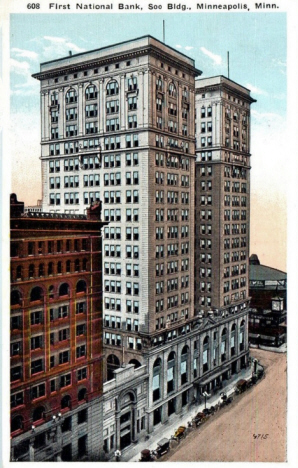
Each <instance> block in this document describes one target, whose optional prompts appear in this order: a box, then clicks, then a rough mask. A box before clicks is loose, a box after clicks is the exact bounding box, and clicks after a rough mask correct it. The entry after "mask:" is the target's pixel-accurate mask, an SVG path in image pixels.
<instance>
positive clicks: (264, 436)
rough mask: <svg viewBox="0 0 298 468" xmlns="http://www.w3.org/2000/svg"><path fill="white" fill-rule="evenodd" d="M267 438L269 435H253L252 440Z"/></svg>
mask: <svg viewBox="0 0 298 468" xmlns="http://www.w3.org/2000/svg"><path fill="white" fill-rule="evenodd" d="M267 437H269V434H253V438H254V439H267Z"/></svg>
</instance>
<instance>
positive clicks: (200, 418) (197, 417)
mask: <svg viewBox="0 0 298 468" xmlns="http://www.w3.org/2000/svg"><path fill="white" fill-rule="evenodd" d="M207 419H208V416H207V415H206V414H205V413H203V412H202V411H199V412H198V413H197V414H196V415H195V417H194V418H193V419H192V421H193V423H194V424H195V425H196V426H197V427H198V426H199V424H202V423H203V422H205V421H206V420H207Z"/></svg>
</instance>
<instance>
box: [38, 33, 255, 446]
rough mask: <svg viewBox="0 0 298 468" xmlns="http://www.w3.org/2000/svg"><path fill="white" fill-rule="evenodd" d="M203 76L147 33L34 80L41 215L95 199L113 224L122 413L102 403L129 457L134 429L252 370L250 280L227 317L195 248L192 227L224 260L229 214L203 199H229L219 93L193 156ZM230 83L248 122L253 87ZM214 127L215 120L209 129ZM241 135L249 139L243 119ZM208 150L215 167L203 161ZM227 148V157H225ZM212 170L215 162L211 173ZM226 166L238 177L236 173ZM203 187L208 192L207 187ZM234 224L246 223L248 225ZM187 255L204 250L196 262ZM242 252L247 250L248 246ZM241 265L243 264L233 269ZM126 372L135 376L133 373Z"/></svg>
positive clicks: (110, 373) (110, 361)
mask: <svg viewBox="0 0 298 468" xmlns="http://www.w3.org/2000/svg"><path fill="white" fill-rule="evenodd" d="M200 74H201V72H200V71H199V70H197V69H196V68H195V63H194V60H193V59H191V58H189V57H187V56H185V55H184V54H181V53H180V52H178V51H176V50H174V49H172V48H171V47H169V46H167V45H165V44H163V43H161V42H160V41H158V40H156V39H154V38H152V37H151V36H144V37H141V38H138V39H135V40H131V41H127V42H124V43H121V44H116V45H112V46H109V47H105V48H102V49H98V50H94V51H90V52H86V53H82V54H77V55H71V54H70V55H69V56H68V57H65V58H62V59H58V60H53V61H51V62H47V63H43V64H41V68H40V73H37V74H35V75H34V77H35V78H37V79H39V80H40V81H41V128H42V132H41V133H42V136H41V148H42V150H41V153H42V154H41V162H42V186H43V202H42V204H43V209H44V210H48V211H54V212H58V213H59V212H69V213H72V212H74V213H75V212H78V213H83V212H84V210H85V207H86V206H88V205H89V204H90V203H95V202H97V201H98V200H99V199H100V200H102V203H103V214H104V220H105V221H107V222H109V225H108V226H106V227H105V228H104V240H103V247H104V257H103V270H104V277H103V289H104V328H103V335H104V352H105V363H104V364H105V378H106V381H107V382H106V384H105V385H106V388H110V390H111V394H112V392H113V395H116V394H117V389H116V388H115V386H116V384H117V385H118V383H119V389H120V387H121V379H122V377H121V375H122V374H121V372H123V376H124V377H123V379H124V378H125V379H126V381H125V386H123V389H122V388H121V391H120V390H119V394H118V395H117V397H116V401H117V403H116V408H117V409H115V407H113V405H115V402H113V401H112V400H111V401H109V395H106V397H105V398H106V399H105V401H106V404H105V407H107V408H109V409H108V410H107V412H106V413H108V416H107V418H106V419H105V426H104V427H105V448H106V450H107V451H110V450H111V449H112V447H114V442H115V446H116V448H120V449H123V448H125V447H126V446H128V445H129V444H130V443H131V442H132V441H136V440H137V439H138V436H139V434H140V435H144V434H145V433H147V432H152V431H153V430H155V429H156V428H157V427H158V426H159V424H161V423H164V422H166V421H168V420H169V419H170V418H171V416H172V415H173V414H175V413H176V414H177V413H181V412H182V411H186V410H187V408H188V404H189V402H190V401H191V399H192V397H193V396H194V395H196V396H200V395H201V394H202V393H203V392H204V391H209V392H212V391H216V389H218V388H219V386H220V385H222V382H223V381H225V380H228V379H230V378H231V376H232V375H234V374H236V373H237V372H238V371H239V370H240V368H241V367H243V366H246V365H247V362H248V340H247V336H248V334H247V316H246V315H247V310H248V302H249V301H248V298H247V295H245V296H244V294H243V292H244V291H245V290H246V288H247V279H246V283H245V284H243V283H242V281H243V279H242V278H243V277H244V276H246V278H247V274H248V271H246V272H242V273H241V278H237V279H238V280H239V283H238V284H239V285H240V284H241V290H240V291H239V293H238V291H236V287H235V294H236V292H237V293H238V294H239V298H240V293H241V300H240V299H239V300H238V298H237V299H236V298H235V297H236V296H234V297H233V300H234V302H233V306H234V309H232V308H231V307H230V308H229V309H228V308H227V307H226V308H225V310H221V309H220V307H219V305H218V306H217V304H220V300H219V299H218V300H217V298H218V297H219V296H221V295H222V289H221V287H222V285H221V281H222V280H221V279H220V281H219V279H218V278H219V276H218V275H219V272H218V273H215V270H216V267H215V265H216V263H214V270H212V271H213V273H212V271H211V270H210V273H209V268H210V267H209V266H208V265H206V261H203V260H202V262H201V254H203V250H202V246H203V243H202V245H201V244H200V245H199V244H198V242H201V240H199V239H200V237H199V235H198V232H197V234H196V235H197V241H195V226H196V229H197V230H199V231H200V230H202V233H203V234H204V235H203V234H202V241H203V240H204V242H205V241H206V243H205V245H206V246H207V245H208V248H209V249H211V245H212V249H214V250H213V251H212V255H213V259H212V261H213V262H216V261H217V260H216V258H217V257H216V256H217V255H218V262H219V263H220V262H221V260H220V259H221V257H223V253H222V255H219V253H218V252H219V250H218V249H219V247H218V249H217V250H216V248H215V247H216V245H217V246H219V245H221V243H222V242H223V240H222V239H223V235H224V234H223V233H222V232H221V231H220V228H221V224H220V219H221V216H224V212H222V211H221V205H218V204H217V202H216V199H215V194H214V202H213V203H214V204H213V206H212V207H211V208H210V206H209V205H210V203H209V198H207V196H208V197H209V196H210V195H211V188H212V190H215V188H216V187H217V192H216V193H217V195H216V196H217V200H218V201H220V200H221V198H220V197H221V196H222V197H223V195H222V192H223V190H224V189H221V188H220V184H221V183H224V180H223V177H224V176H222V175H221V170H223V171H224V169H223V167H224V164H223V161H224V159H223V160H221V158H224V151H223V147H224V144H220V143H219V141H221V140H219V137H218V135H219V131H220V135H221V137H220V138H222V134H223V130H220V129H221V128H222V124H221V123H220V122H219V115H218V114H217V111H216V109H215V108H214V109H213V105H215V102H214V104H213V101H216V102H217V103H218V102H220V100H221V99H222V97H221V95H220V96H218V97H216V100H214V99H213V97H212V98H211V97H210V100H209V101H210V102H209V101H208V99H209V94H208V93H209V91H208V92H207V93H206V96H208V99H207V100H206V99H205V98H202V96H201V98H202V99H205V101H204V102H205V103H207V101H208V102H209V104H210V105H209V104H208V105H207V107H206V119H205V120H204V122H206V125H207V127H206V130H205V132H204V135H206V137H207V138H208V142H207V140H206V142H207V143H205V144H206V150H205V147H202V148H200V147H198V148H197V150H196V148H195V136H196V135H195V105H196V107H197V116H198V99H200V97H199V96H200V95H199V94H197V93H198V92H199V87H200V83H201V82H203V81H201V80H200V81H199V82H198V83H199V84H198V85H196V84H195V77H196V76H198V75H200ZM210 80H211V81H212V80H215V81H216V80H217V78H212V79H210ZM224 80H226V79H224ZM226 81H227V82H229V83H232V82H230V80H226ZM197 86H198V87H197ZM206 86H207V85H206ZM234 86H235V88H237V89H239V94H241V95H242V94H243V97H242V98H241V99H242V102H243V103H245V104H243V109H246V111H247V115H249V104H248V103H250V102H251V98H250V97H249V93H248V91H247V90H245V91H244V88H242V87H241V86H238V85H236V84H235V85H234ZM219 88H220V90H221V89H222V86H221V85H220V87H219ZM208 89H209V88H208ZM212 89H213V88H212ZM216 89H217V88H216ZM241 90H242V91H241ZM212 92H213V91H212ZM212 96H213V95H212ZM231 96H234V94H231ZM195 99H196V101H195ZM227 99H228V98H227ZM237 99H238V94H237ZM205 106H206V104H205ZM233 106H234V101H233V105H232V102H231V105H230V107H231V109H233ZM235 106H236V104H235ZM237 106H238V104H237ZM239 106H240V104H239ZM209 107H210V108H211V109H213V110H211V114H209ZM209 118H210V119H211V118H212V119H214V120H213V123H212V125H213V127H212V128H211V127H210V126H209ZM221 118H222V119H223V117H221ZM200 119H201V117H200ZM202 119H203V117H202ZM232 120H233V119H232ZM204 122H203V120H202V126H201V120H198V122H197V132H198V128H200V129H201V128H202V129H203V123H204ZM241 125H242V124H241ZM235 126H236V125H235ZM239 128H240V126H239ZM242 128H243V129H244V128H246V132H247V133H246V137H247V139H248V138H249V135H248V128H249V121H247V124H246V127H245V126H244V125H243V127H242V126H241V131H242ZM212 129H213V130H212ZM215 130H216V145H217V146H216V147H212V138H211V139H210V137H211V136H212V135H213V133H212V132H214V131H215ZM232 131H234V129H233V130H232ZM202 132H203V130H202ZM235 132H236V130H235ZM238 132H239V129H238ZM238 135H239V133H238ZM241 138H242V140H241V141H243V142H244V137H241ZM197 140H198V138H197ZM200 141H201V140H200ZM210 142H211V144H210ZM246 142H247V140H246ZM246 144H248V143H246ZM207 145H209V146H207ZM207 151H208V153H207ZM226 151H227V152H228V150H226ZM212 152H214V156H213V157H214V158H215V159H214V160H213V159H212ZM244 152H245V151H244ZM196 153H197V154H196ZM209 153H210V154H211V159H210V160H211V161H212V164H209V165H208V164H207V161H209V159H208V158H209V156H207V154H208V155H209ZM230 153H231V155H230V157H231V158H232V150H231V149H230ZM234 153H235V154H236V153H237V155H238V156H239V157H240V155H241V154H242V153H241V152H240V151H239V152H237V151H236V150H235V151H234ZM234 153H233V154H234ZM203 154H204V155H205V154H206V156H203ZM245 155H246V157H247V160H246V161H245V163H244V162H243V161H244V160H243V161H242V162H241V163H240V162H239V164H237V167H238V165H239V166H241V168H242V169H244V170H246V171H247V177H248V174H249V170H248V168H247V167H246V164H247V161H248V159H249V154H248V152H245ZM238 156H237V157H238ZM205 157H206V158H207V159H206V161H205V160H204V158H205ZM200 158H203V162H202V164H201V160H200ZM233 158H234V156H233ZM231 160H232V159H231ZM196 161H197V162H196ZM216 161H218V162H219V163H220V164H218V165H215V162H216ZM239 161H240V160H239ZM205 163H206V171H209V170H210V169H209V166H212V169H211V172H212V171H213V172H212V174H211V173H208V172H207V174H208V177H205V176H204V174H203V173H202V174H201V173H200V172H199V171H200V167H205ZM213 163H214V164H213ZM226 165H227V166H229V167H230V171H232V164H230V163H227V164H226ZM207 166H208V168H207ZM213 166H214V168H213ZM215 166H216V168H215ZM218 168H219V169H220V170H219V169H218ZM217 171H218V172H217ZM230 177H232V172H230ZM239 177H240V175H239ZM211 179H212V180H211ZM205 180H206V182H208V184H207V187H208V191H207V190H204V188H203V185H204V184H203V182H204V181H205ZM237 180H238V179H237ZM239 181H240V179H239ZM209 182H211V185H210V184H209ZM243 183H244V182H243ZM245 183H246V184H247V185H246V190H248V191H249V187H248V182H247V181H246V182H245ZM212 184H213V185H212ZM205 187H206V185H205ZM237 187H238V186H237ZM243 189H244V188H243ZM200 191H202V196H203V194H204V195H206V198H205V199H204V200H205V201H206V207H205V211H204V213H205V214H204V215H203V212H202V216H205V217H206V216H209V214H208V215H207V214H206V213H209V211H210V210H211V212H212V213H211V215H210V216H211V218H209V220H210V223H209V222H207V221H206V222H201V221H200V220H199V218H197V220H196V221H195V214H198V215H199V216H201V214H200V212H201V210H200V207H199V205H200V203H201V198H200V197H199V196H198V193H199V192H200ZM243 197H244V194H243ZM245 198H246V203H247V206H246V207H245V208H244V206H243V208H242V211H243V213H244V212H245V215H246V216H248V209H249V201H248V200H247V198H248V196H247V195H246V196H245ZM196 203H197V204H199V205H197V208H196V206H195V205H196ZM220 203H221V202H220ZM223 203H224V198H222V204H223ZM239 203H240V201H239ZM243 203H244V202H243ZM239 209H240V208H239ZM212 210H213V211H212ZM242 211H241V214H239V216H242ZM216 213H217V214H216ZM218 213H220V215H219V214H218ZM245 215H244V214H243V216H245ZM235 216H236V214H235ZM206 219H207V218H206ZM247 219H248V218H247ZM207 224H208V226H207ZM234 224H235V225H237V221H235V223H234ZM241 224H243V225H244V224H248V221H247V220H246V222H245V220H244V219H243V221H242V223H241ZM209 225H210V226H209ZM203 226H205V228H203ZM238 227H239V223H238ZM204 229H207V231H206V232H205V231H204ZM231 229H232V226H231ZM239 229H240V228H239ZM243 230H244V227H243ZM203 231H204V232H203ZM248 234H249V232H248V226H246V234H244V233H243V235H242V237H243V238H244V237H245V238H246V240H247V238H248ZM210 238H211V239H213V240H214V243H213V244H209V242H208V239H210ZM212 242H213V241H212ZM230 242H231V240H230ZM239 242H240V240H239ZM209 245H210V247H209ZM195 248H198V249H200V251H199V253H198V254H197V255H195ZM206 249H207V247H206ZM239 249H240V248H239ZM247 249H248V241H247V244H246V247H245V248H244V247H243V248H242V251H244V250H247ZM210 252H211V250H209V251H208V252H207V251H206V254H205V255H206V257H205V258H208V259H209V254H210ZM207 254H208V256H207ZM239 255H240V254H239ZM202 259H203V257H202ZM200 262H201V263H200ZM223 262H224V260H223V258H222V263H223ZM239 262H240V260H239ZM244 263H245V260H244V259H243V260H242V263H241V266H242V265H243V264H244ZM203 264H204V267H205V276H206V281H205V284H207V283H209V284H208V286H205V287H206V288H208V289H206V290H203V285H202V284H201V283H202V282H203V281H201V280H199V278H198V272H200V271H201V270H200V268H203ZM195 266H196V272H195ZM212 266H213V265H212ZM239 268H240V267H239ZM207 269H208V275H210V276H209V278H210V280H208V277H207ZM202 271H203V270H202ZM235 272H236V269H235ZM202 274H203V273H202ZM211 275H213V277H212V276H211ZM216 275H217V276H216ZM239 276H240V272H239ZM204 278H205V277H204ZM235 279H236V275H235ZM240 279H241V283H240ZM233 280H234V276H233ZM213 281H214V285H213ZM211 282H212V286H210V284H211ZM235 285H236V282H235V284H234V282H233V288H234V286H235ZM198 287H199V288H200V289H201V291H199V289H198ZM195 289H196V296H195ZM209 290H210V291H209ZM207 291H208V294H205V292H207ZM216 291H217V292H216ZM202 297H204V298H205V299H204V302H203V300H202ZM215 298H216V300H215ZM225 300H226V299H225ZM230 300H231V301H232V298H230ZM226 306H228V303H226ZM229 340H230V341H229ZM223 349H225V353H224V352H223V351H222V350H223ZM129 364H133V365H134V369H135V371H136V370H139V371H140V372H139V374H138V373H137V372H136V373H135V374H133V372H132V366H129ZM123 366H128V368H127V371H122V370H121V369H122V368H123ZM143 366H146V370H147V373H145V371H144V368H143ZM140 367H142V369H139V368H140ZM115 372H116V373H115ZM124 374H125V375H124ZM130 375H132V376H133V375H137V376H138V379H139V381H138V382H139V383H138V385H137V386H135V385H134V382H133V381H132V382H131V387H129V376H130ZM109 381H111V383H110V384H109ZM109 385H110V386H109ZM144 393H145V394H146V395H147V403H146V404H145V402H144V398H143V395H144ZM141 396H142V398H141ZM113 399H114V397H113ZM111 408H114V410H112V409H111ZM104 411H105V410H104ZM113 411H114V413H113ZM104 418H105V413H104ZM115 428H116V429H115ZM110 441H112V442H110Z"/></svg>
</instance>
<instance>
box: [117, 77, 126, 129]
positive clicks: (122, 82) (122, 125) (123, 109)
mask: <svg viewBox="0 0 298 468" xmlns="http://www.w3.org/2000/svg"><path fill="white" fill-rule="evenodd" d="M126 100H127V96H126V94H125V74H123V75H121V76H120V96H119V101H120V102H119V105H120V130H125V128H126V121H125V117H126V115H127V112H126V108H127V104H126Z"/></svg>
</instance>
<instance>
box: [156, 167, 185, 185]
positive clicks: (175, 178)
mask: <svg viewBox="0 0 298 468" xmlns="http://www.w3.org/2000/svg"><path fill="white" fill-rule="evenodd" d="M180 180H181V187H189V176H188V175H182V176H181V178H180ZM164 181H165V173H164V172H160V171H156V172H155V183H156V184H159V185H163V184H164ZM167 185H175V186H178V185H179V174H173V173H167Z"/></svg>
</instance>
